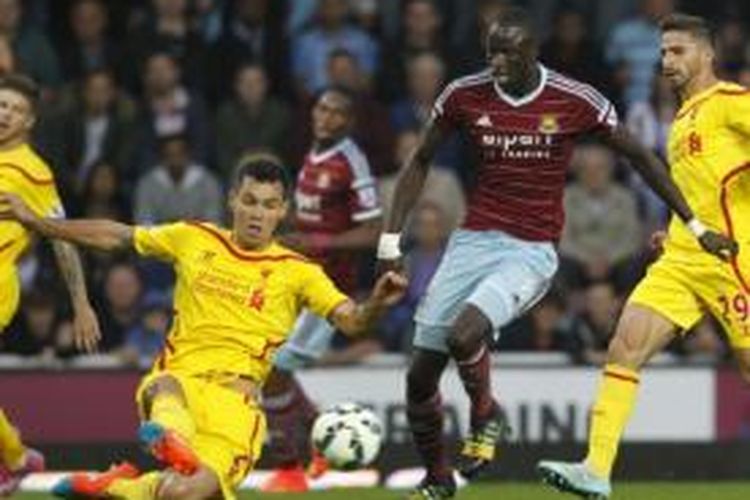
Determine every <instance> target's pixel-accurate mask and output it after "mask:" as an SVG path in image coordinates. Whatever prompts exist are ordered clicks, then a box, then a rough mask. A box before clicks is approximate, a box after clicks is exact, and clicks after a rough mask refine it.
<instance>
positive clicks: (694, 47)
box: [661, 31, 713, 90]
mask: <svg viewBox="0 0 750 500" xmlns="http://www.w3.org/2000/svg"><path fill="white" fill-rule="evenodd" d="M712 63H713V60H712V56H711V49H710V47H709V46H708V44H707V43H705V42H703V41H701V40H700V39H698V38H696V37H694V36H693V35H691V34H690V33H687V32H684V31H667V32H666V33H664V34H663V35H662V37H661V66H662V73H663V74H664V76H665V77H666V78H667V80H669V83H670V85H671V86H672V88H673V89H675V90H679V89H681V88H683V87H684V86H685V85H687V84H688V83H689V82H690V81H691V80H692V79H693V77H695V76H696V75H698V74H699V73H700V72H701V71H703V70H704V69H705V65H709V66H710V65H711V64H712Z"/></svg>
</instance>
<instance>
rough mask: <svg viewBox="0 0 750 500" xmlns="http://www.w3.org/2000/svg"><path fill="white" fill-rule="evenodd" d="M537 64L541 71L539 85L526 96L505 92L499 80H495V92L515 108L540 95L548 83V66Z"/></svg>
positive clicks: (493, 82) (493, 83)
mask: <svg viewBox="0 0 750 500" xmlns="http://www.w3.org/2000/svg"><path fill="white" fill-rule="evenodd" d="M537 66H538V67H539V72H540V75H539V85H538V86H537V87H536V88H535V89H534V90H532V91H531V92H529V93H528V94H526V95H525V96H521V97H513V96H512V95H509V94H507V93H505V92H504V91H503V89H502V88H500V85H498V84H497V80H493V81H492V86H493V87H495V92H496V93H497V95H498V97H499V98H500V99H502V100H503V101H505V102H507V103H508V104H510V105H511V106H513V107H514V108H518V107H521V106H523V105H525V104H528V103H530V102H531V101H533V100H534V99H536V98H537V97H539V94H541V93H542V90H544V86H545V85H547V68H545V67H544V65H543V64H538V65H537Z"/></svg>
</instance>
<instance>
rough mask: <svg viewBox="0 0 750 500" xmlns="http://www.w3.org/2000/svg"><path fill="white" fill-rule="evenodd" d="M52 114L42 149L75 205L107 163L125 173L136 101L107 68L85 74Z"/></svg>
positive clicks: (82, 202)
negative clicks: (99, 167)
mask: <svg viewBox="0 0 750 500" xmlns="http://www.w3.org/2000/svg"><path fill="white" fill-rule="evenodd" d="M60 108H61V109H59V110H58V111H57V112H56V113H55V114H54V116H51V117H50V118H49V120H48V123H47V124H46V126H45V127H44V130H43V131H42V132H41V134H42V136H43V137H42V143H43V147H42V150H43V152H44V153H45V154H46V155H47V157H49V158H50V159H51V160H52V161H53V163H54V164H55V165H57V167H58V172H59V177H58V178H59V179H60V182H61V183H62V184H63V186H65V187H67V188H68V189H69V190H70V191H71V192H72V194H73V195H74V196H75V204H76V206H78V207H80V206H82V205H83V204H84V203H85V202H84V200H82V199H81V196H82V195H83V191H84V187H85V183H86V180H87V179H88V178H89V177H90V175H91V171H92V169H93V168H94V166H95V165H97V164H98V163H100V162H106V163H108V164H110V165H112V166H113V167H115V168H116V169H117V170H118V172H119V174H120V176H122V177H125V176H126V174H127V170H128V166H129V165H130V161H131V158H132V155H133V150H132V140H131V136H132V134H133V132H134V129H133V126H134V121H135V103H134V102H133V101H131V100H130V99H129V98H128V97H126V96H125V95H124V94H122V93H121V92H120V91H119V89H118V88H117V85H116V83H115V79H114V75H113V74H112V73H111V72H109V71H108V70H106V69H99V70H95V71H92V72H90V73H88V74H86V75H85V76H84V77H83V79H82V80H81V82H80V84H79V85H78V86H76V87H75V88H74V90H73V92H71V96H70V98H69V99H67V100H65V101H64V102H62V103H61V106H60Z"/></svg>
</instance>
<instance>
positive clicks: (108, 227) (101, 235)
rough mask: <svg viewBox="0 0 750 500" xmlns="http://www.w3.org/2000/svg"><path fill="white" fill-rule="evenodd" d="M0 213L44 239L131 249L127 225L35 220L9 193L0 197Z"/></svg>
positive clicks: (131, 229)
mask: <svg viewBox="0 0 750 500" xmlns="http://www.w3.org/2000/svg"><path fill="white" fill-rule="evenodd" d="M0 212H1V213H2V216H3V217H4V218H11V219H15V220H17V221H18V222H20V223H21V224H23V225H24V226H25V227H26V228H28V229H29V230H31V231H34V232H36V233H39V234H41V235H42V236H45V237H47V238H52V239H56V240H64V241H67V242H70V243H74V244H76V245H81V246H86V247H90V248H94V249H96V250H103V251H105V252H113V251H118V250H128V249H131V248H133V235H134V231H135V228H134V227H132V226H128V225H127V224H121V223H119V222H115V221H111V220H105V219H80V220H59V219H51V218H48V217H39V216H38V215H36V214H35V213H34V212H33V211H32V210H31V209H30V208H29V207H28V206H27V205H26V203H24V201H23V200H21V198H19V197H18V196H16V195H13V194H10V193H2V194H0ZM69 263H70V262H68V264H69ZM79 265H80V264H79Z"/></svg>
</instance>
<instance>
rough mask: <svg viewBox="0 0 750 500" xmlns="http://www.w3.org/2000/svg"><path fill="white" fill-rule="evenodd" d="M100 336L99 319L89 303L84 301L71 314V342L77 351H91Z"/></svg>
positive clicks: (93, 349)
mask: <svg viewBox="0 0 750 500" xmlns="http://www.w3.org/2000/svg"><path fill="white" fill-rule="evenodd" d="M101 338H102V332H101V330H100V329H99V320H97V319H96V313H94V310H93V309H92V308H91V305H90V304H89V303H88V302H86V304H82V305H80V306H78V307H76V308H75V314H74V315H73V342H74V343H75V346H76V349H78V350H79V351H83V352H87V353H92V352H94V351H96V346H97V344H99V340H101Z"/></svg>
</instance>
